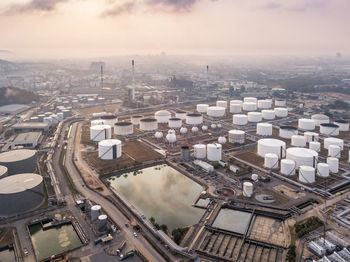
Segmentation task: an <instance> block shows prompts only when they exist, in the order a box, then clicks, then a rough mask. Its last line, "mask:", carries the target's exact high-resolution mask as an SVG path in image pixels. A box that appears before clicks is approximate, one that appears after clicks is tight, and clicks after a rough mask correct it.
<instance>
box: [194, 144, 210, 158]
mask: <svg viewBox="0 0 350 262" xmlns="http://www.w3.org/2000/svg"><path fill="white" fill-rule="evenodd" d="M193 155H194V157H195V158H197V159H204V158H205V157H206V156H207V147H206V146H205V145H204V144H196V145H194V146H193Z"/></svg>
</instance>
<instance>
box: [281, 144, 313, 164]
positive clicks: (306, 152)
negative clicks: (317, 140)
mask: <svg viewBox="0 0 350 262" xmlns="http://www.w3.org/2000/svg"><path fill="white" fill-rule="evenodd" d="M286 158H287V159H291V160H294V161H295V164H296V166H297V167H300V166H312V167H316V163H317V159H318V153H317V152H316V151H314V150H311V149H309V148H303V147H291V148H288V149H287V153H286Z"/></svg>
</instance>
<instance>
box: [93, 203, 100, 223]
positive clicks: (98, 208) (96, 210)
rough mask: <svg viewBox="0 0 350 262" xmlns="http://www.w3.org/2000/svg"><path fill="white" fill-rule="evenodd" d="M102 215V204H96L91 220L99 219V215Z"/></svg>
mask: <svg viewBox="0 0 350 262" xmlns="http://www.w3.org/2000/svg"><path fill="white" fill-rule="evenodd" d="M100 215H101V206H100V205H94V206H92V207H91V221H93V222H94V221H97V219H98V217H99V216H100Z"/></svg>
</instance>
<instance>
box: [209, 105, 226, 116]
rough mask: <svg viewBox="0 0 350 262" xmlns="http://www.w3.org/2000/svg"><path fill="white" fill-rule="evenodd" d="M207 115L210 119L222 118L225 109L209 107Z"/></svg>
mask: <svg viewBox="0 0 350 262" xmlns="http://www.w3.org/2000/svg"><path fill="white" fill-rule="evenodd" d="M207 115H208V116H211V117H223V116H224V115H225V107H221V106H210V107H208V110H207Z"/></svg>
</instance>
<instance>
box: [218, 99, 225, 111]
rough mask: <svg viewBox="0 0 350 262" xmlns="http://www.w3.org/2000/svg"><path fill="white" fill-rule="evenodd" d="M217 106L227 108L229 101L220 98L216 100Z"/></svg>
mask: <svg viewBox="0 0 350 262" xmlns="http://www.w3.org/2000/svg"><path fill="white" fill-rule="evenodd" d="M216 106H220V107H224V108H225V109H226V108H227V101H225V100H218V101H216Z"/></svg>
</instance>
